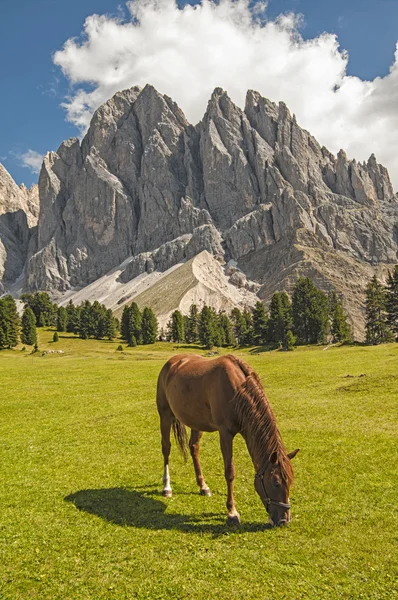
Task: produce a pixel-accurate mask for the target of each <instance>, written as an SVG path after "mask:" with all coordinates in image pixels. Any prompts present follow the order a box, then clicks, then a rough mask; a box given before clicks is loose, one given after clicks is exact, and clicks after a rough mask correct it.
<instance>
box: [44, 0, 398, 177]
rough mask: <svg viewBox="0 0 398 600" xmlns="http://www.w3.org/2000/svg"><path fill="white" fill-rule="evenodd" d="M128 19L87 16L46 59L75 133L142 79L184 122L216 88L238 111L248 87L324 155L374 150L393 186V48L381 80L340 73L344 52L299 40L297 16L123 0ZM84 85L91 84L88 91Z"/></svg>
mask: <svg viewBox="0 0 398 600" xmlns="http://www.w3.org/2000/svg"><path fill="white" fill-rule="evenodd" d="M127 7H128V10H129V14H130V17H129V20H127V21H123V20H122V19H121V18H120V17H117V18H116V17H110V16H107V15H105V16H104V15H102V16H99V15H92V16H90V17H88V18H87V19H86V22H85V24H84V36H83V38H82V40H80V41H79V40H77V39H70V40H68V41H67V42H66V43H65V45H64V47H63V48H62V50H59V51H58V52H56V53H55V55H54V63H55V64H56V65H58V66H60V67H61V69H62V71H63V72H64V74H65V75H66V77H67V78H68V79H69V80H70V82H71V84H72V92H71V95H70V97H69V98H68V99H67V101H66V102H65V103H64V107H65V108H66V110H67V115H68V119H69V120H70V121H72V122H73V123H75V124H76V125H77V126H78V127H79V128H81V129H82V130H84V129H85V128H86V127H87V126H88V123H89V121H90V118H91V115H92V113H93V111H94V110H95V109H96V108H97V107H98V106H99V105H100V104H102V103H103V102H104V101H105V100H107V99H108V98H109V97H110V96H112V95H113V94H114V93H115V92H116V91H118V90H121V89H124V88H128V87H130V86H132V85H142V86H143V85H145V84H146V83H151V84H152V85H154V86H155V87H156V88H157V89H158V90H159V91H160V92H162V93H166V94H168V95H169V96H171V97H172V98H173V99H174V100H175V101H176V102H177V103H178V104H179V105H180V106H181V108H182V109H183V110H184V111H185V113H186V115H187V118H188V119H189V120H190V121H191V122H197V121H198V120H200V119H201V117H202V116H203V113H204V111H205V109H206V104H207V101H208V99H209V97H210V95H211V92H212V91H213V89H214V88H215V87H223V88H224V89H226V90H227V91H228V93H229V95H230V96H231V98H232V100H233V101H235V102H236V103H237V104H238V105H239V106H243V105H244V99H245V94H246V91H247V89H249V88H250V89H255V90H257V91H259V92H260V93H261V94H262V95H264V96H266V97H268V98H270V99H271V100H273V101H279V100H283V101H284V102H286V103H287V105H288V106H289V108H290V109H291V110H292V111H293V112H295V113H296V115H297V119H298V121H299V123H300V124H301V125H302V126H303V127H305V128H306V129H308V130H309V131H310V132H311V133H312V134H313V135H315V137H317V139H318V140H319V142H320V143H321V144H324V145H325V146H327V147H328V148H329V149H330V150H331V151H333V152H337V151H338V150H339V149H340V148H344V149H345V150H346V152H347V154H348V155H349V156H350V157H355V158H357V159H358V160H365V159H367V158H368V157H369V155H370V154H371V153H372V152H374V153H375V154H376V156H377V158H378V160H379V161H380V162H382V163H384V164H385V165H386V166H387V167H388V168H389V169H390V172H391V175H392V179H393V181H394V183H395V185H396V186H398V136H397V134H396V132H397V131H398V45H397V51H396V54H395V61H394V64H393V65H392V66H391V69H390V73H389V74H388V75H387V76H385V77H383V78H382V77H377V78H375V79H374V80H373V81H363V80H361V79H360V78H358V77H350V76H348V75H347V72H346V68H347V62H348V55H347V53H346V52H344V51H343V50H341V49H340V47H339V44H338V40H337V38H336V36H335V35H333V34H329V33H323V34H322V35H320V36H318V37H316V38H313V39H310V40H303V39H302V37H301V36H300V33H299V27H300V23H301V16H300V15H295V14H292V13H289V14H283V15H280V16H279V17H278V18H277V19H276V20H275V21H272V20H269V21H266V20H265V19H264V14H265V15H266V3H265V2H261V4H258V5H257V8H255V9H254V10H250V9H249V4H248V0H236V1H233V0H220V1H219V2H218V3H215V2H212V1H211V0H203V2H202V4H200V5H196V6H191V5H186V6H184V7H183V8H182V9H179V8H178V7H177V5H176V3H175V1H174V0H135V1H134V2H128V3H127ZM86 84H90V91H87V87H86Z"/></svg>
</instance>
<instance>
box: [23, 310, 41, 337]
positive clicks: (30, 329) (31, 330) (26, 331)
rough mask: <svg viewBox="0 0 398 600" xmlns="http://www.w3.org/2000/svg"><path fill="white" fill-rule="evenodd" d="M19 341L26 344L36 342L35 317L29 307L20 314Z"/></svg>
mask: <svg viewBox="0 0 398 600" xmlns="http://www.w3.org/2000/svg"><path fill="white" fill-rule="evenodd" d="M21 342H22V343H23V344H27V345H28V346H34V345H35V343H36V342H37V336H36V317H35V314H34V312H33V310H32V309H31V308H29V307H27V308H25V310H24V312H23V315H22V328H21Z"/></svg>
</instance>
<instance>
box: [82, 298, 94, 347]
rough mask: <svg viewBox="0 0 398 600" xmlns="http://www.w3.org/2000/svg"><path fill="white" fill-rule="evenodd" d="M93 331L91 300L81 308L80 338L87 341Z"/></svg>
mask: <svg viewBox="0 0 398 600" xmlns="http://www.w3.org/2000/svg"><path fill="white" fill-rule="evenodd" d="M92 329H93V328H92V325H91V303H90V301H89V300H86V301H85V302H84V304H83V306H81V307H80V319H79V337H80V338H82V339H83V340H86V339H87V338H89V337H90V335H91V332H92Z"/></svg>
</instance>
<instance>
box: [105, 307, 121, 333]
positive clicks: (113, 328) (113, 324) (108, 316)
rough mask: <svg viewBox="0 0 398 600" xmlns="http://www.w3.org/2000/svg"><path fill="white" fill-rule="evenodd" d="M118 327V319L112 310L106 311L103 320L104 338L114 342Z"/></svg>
mask: <svg viewBox="0 0 398 600" xmlns="http://www.w3.org/2000/svg"><path fill="white" fill-rule="evenodd" d="M117 326H118V323H117V319H116V318H115V317H114V316H113V313H112V310H111V309H110V308H108V309H107V310H106V309H105V311H104V314H103V320H102V333H103V337H106V338H107V339H108V340H113V338H115V337H116V332H117V328H118V327H117Z"/></svg>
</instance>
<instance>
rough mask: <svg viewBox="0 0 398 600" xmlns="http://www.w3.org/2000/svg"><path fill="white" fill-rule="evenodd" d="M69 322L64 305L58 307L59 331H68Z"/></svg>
mask: <svg viewBox="0 0 398 600" xmlns="http://www.w3.org/2000/svg"><path fill="white" fill-rule="evenodd" d="M67 324H68V313H67V311H66V308H64V307H63V306H59V307H58V312H57V331H66V327H67Z"/></svg>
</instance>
